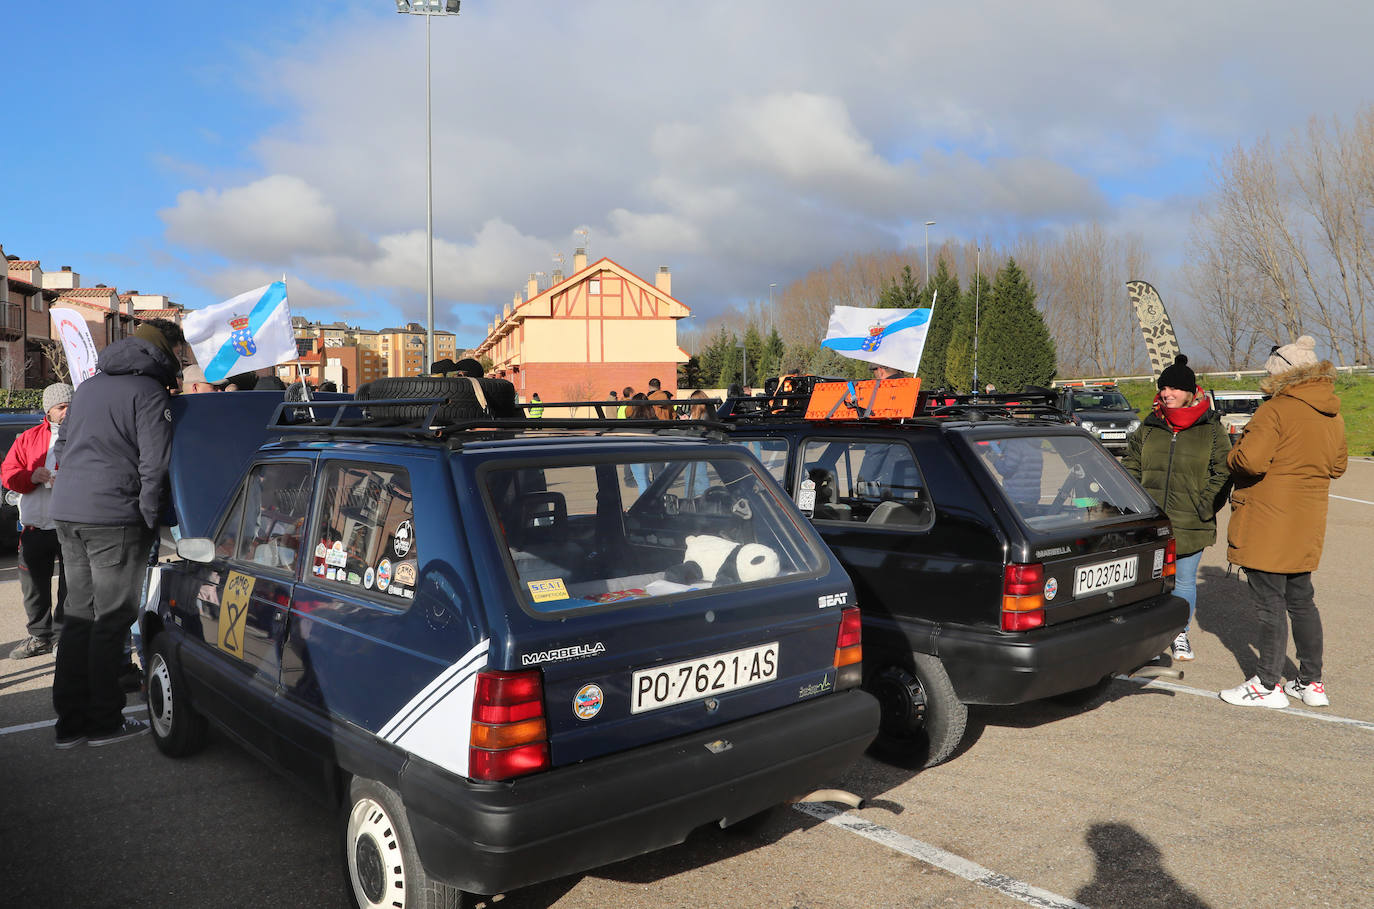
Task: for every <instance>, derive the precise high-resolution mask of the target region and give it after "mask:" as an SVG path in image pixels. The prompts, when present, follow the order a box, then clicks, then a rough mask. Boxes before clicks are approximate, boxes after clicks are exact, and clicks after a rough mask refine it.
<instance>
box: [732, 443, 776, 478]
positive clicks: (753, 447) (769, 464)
mask: <svg viewBox="0 0 1374 909" xmlns="http://www.w3.org/2000/svg"><path fill="white" fill-rule="evenodd" d="M740 444H741V445H743V446H744V447H745V448H747V449H749V450H750V451H751V452H753V454H754V457H756V458H758V459H759V462H760V463H762V464H763V467H764V469H765V470H767V471H768V472H769V473H770V474H772V475H773V479H775V480H777V481H778V483H779V484H781V483H785V482H786V481H787V440H786V439H746V440H744V441H742V442H741V443H740Z"/></svg>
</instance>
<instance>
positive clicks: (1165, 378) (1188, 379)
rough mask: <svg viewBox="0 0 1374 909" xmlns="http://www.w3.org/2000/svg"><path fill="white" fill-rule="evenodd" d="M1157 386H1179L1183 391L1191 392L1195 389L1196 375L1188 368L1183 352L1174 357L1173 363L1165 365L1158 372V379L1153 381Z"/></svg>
mask: <svg viewBox="0 0 1374 909" xmlns="http://www.w3.org/2000/svg"><path fill="white" fill-rule="evenodd" d="M1155 387H1157V388H1161V389H1163V388H1179V389H1182V390H1183V391H1187V392H1192V391H1195V390H1196V389H1197V375H1196V374H1194V373H1193V371H1192V370H1191V369H1189V368H1188V358H1187V357H1186V356H1184V355H1183V354H1179V355H1178V356H1176V357H1174V365H1173V366H1167V367H1165V369H1164V371H1163V372H1162V373H1160V374H1159V381H1157V382H1155Z"/></svg>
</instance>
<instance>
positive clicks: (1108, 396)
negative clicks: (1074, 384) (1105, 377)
mask: <svg viewBox="0 0 1374 909" xmlns="http://www.w3.org/2000/svg"><path fill="white" fill-rule="evenodd" d="M1073 406H1074V409H1075V410H1130V409H1131V405H1130V403H1129V402H1127V400H1126V396H1125V395H1123V394H1122V393H1121V392H1119V391H1077V392H1074V395H1073Z"/></svg>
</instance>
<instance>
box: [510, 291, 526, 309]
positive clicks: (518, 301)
mask: <svg viewBox="0 0 1374 909" xmlns="http://www.w3.org/2000/svg"><path fill="white" fill-rule="evenodd" d="M524 300H525V298H524V297H522V296H520V292H519V291H516V293H515V296H514V297H512V298H511V305H512V306H519V305H520V304H521V303H523V302H524Z"/></svg>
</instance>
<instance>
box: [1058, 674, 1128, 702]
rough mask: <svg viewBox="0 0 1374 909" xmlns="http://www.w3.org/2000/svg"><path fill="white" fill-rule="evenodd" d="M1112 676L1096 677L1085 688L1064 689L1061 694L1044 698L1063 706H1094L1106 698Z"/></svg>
mask: <svg viewBox="0 0 1374 909" xmlns="http://www.w3.org/2000/svg"><path fill="white" fill-rule="evenodd" d="M1111 687H1112V677H1111V676H1105V677H1103V678H1101V679H1098V680H1097V681H1096V682H1094V683H1093V684H1091V685H1089V686H1088V687H1087V688H1079V689H1077V690H1075V691H1066V692H1064V693H1063V694H1055V695H1051V696H1050V697H1049V698H1047V699H1046V700H1049V701H1053V702H1054V703H1056V704H1063V705H1064V706H1065V707H1081V708H1088V707H1096V706H1097V705H1098V704H1101V703H1102V702H1103V701H1105V700H1107V692H1108V691H1110V690H1111Z"/></svg>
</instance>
